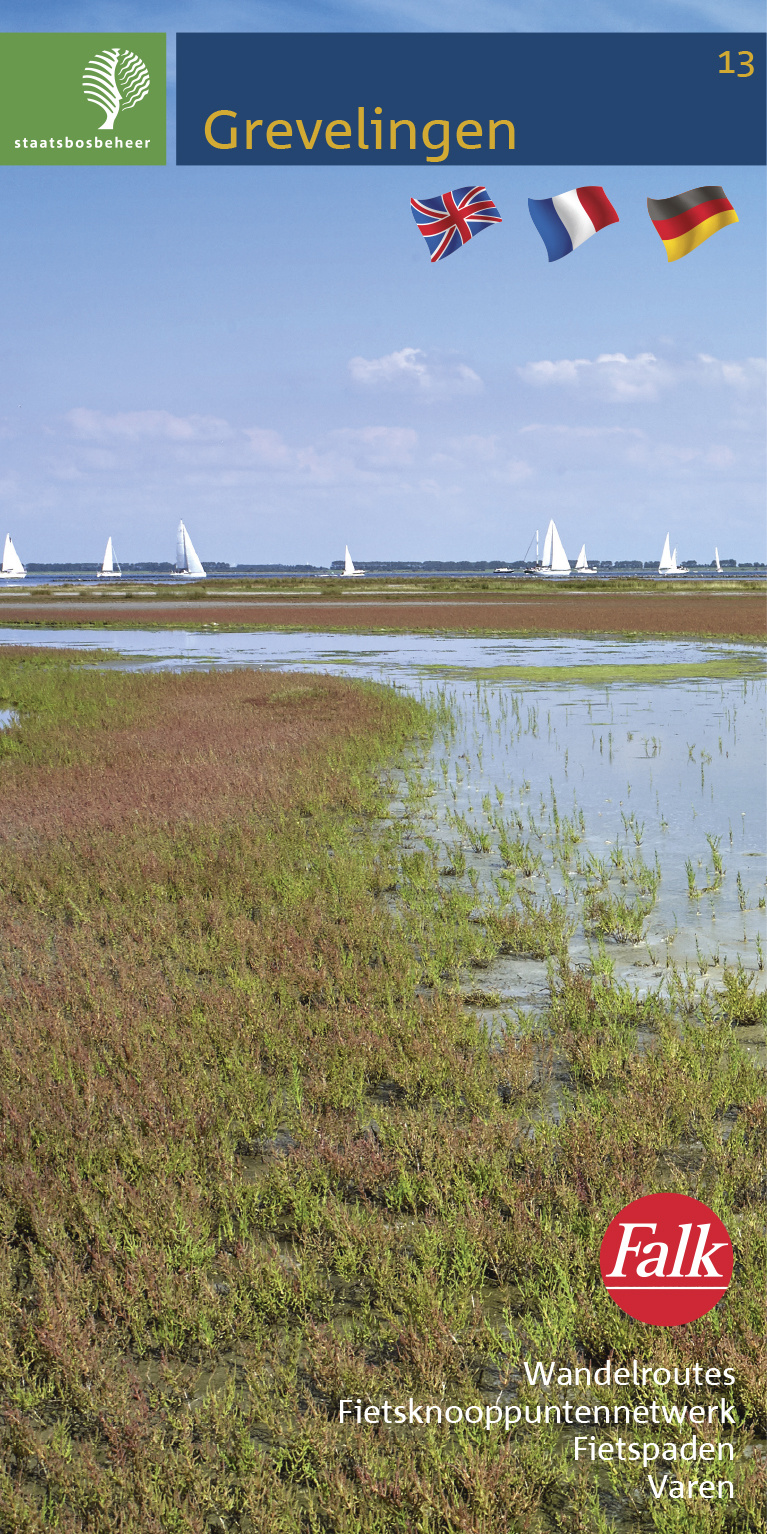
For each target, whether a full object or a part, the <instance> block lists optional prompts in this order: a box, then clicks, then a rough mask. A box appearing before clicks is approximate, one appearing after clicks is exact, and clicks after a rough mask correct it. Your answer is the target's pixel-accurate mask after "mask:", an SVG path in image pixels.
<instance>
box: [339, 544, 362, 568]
mask: <svg viewBox="0 0 767 1534" xmlns="http://www.w3.org/2000/svg"><path fill="white" fill-rule="evenodd" d="M364 574H365V571H364V570H358V569H357V566H356V565H355V563H354V560H353V559H352V556H351V554H350V553H349V545H348V543H347V545H346V547H345V549H344V575H364Z"/></svg>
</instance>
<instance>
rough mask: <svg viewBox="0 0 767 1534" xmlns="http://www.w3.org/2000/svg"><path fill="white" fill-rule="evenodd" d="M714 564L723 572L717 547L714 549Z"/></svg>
mask: <svg viewBox="0 0 767 1534" xmlns="http://www.w3.org/2000/svg"><path fill="white" fill-rule="evenodd" d="M714 564H715V565H716V568H717V570H719V572H720V573H721V569H722V566H721V565H720V563H719V550H718V549H717V548H715V549H714Z"/></svg>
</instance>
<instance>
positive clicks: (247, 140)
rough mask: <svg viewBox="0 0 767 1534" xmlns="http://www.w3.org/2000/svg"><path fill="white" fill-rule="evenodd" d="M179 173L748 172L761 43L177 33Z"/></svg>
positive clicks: (759, 159)
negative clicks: (539, 168) (368, 168)
mask: <svg viewBox="0 0 767 1534" xmlns="http://www.w3.org/2000/svg"><path fill="white" fill-rule="evenodd" d="M177 41H178V48H177V67H178V75H177V92H178V94H177V150H176V159H177V163H178V164H179V165H438V164H450V165H461V166H467V167H468V166H472V165H482V166H484V167H486V166H488V165H491V164H494V163H497V164H498V165H673V164H680V165H682V164H683V165H704V166H715V165H738V164H739V165H763V164H764V163H765V83H764V82H765V70H764V66H765V35H764V33H732V34H730V33H725V32H717V33H711V32H707V33H700V32H695V33H689V32H685V33H666V32H658V33H642V34H636V33H589V32H578V33H562V32H560V33H551V32H547V33H531V32H526V33H512V32H502V33H487V32H469V33H445V32H442V33H439V32H434V33H414V32H407V33H393V32H385V33H371V32H365V33H327V32H324V33H306V32H304V33H279V32H236V33H233V32H229V33H226V32H224V33H221V32H181V33H179V34H178V40H177Z"/></svg>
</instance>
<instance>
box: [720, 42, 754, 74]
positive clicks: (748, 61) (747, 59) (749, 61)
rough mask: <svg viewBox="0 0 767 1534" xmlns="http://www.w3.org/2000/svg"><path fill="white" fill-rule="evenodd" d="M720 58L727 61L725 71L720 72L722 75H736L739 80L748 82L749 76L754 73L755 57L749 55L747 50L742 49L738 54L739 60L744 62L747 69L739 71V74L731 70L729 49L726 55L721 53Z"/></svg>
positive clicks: (751, 54)
mask: <svg viewBox="0 0 767 1534" xmlns="http://www.w3.org/2000/svg"><path fill="white" fill-rule="evenodd" d="M719 57H720V59H725V60H726V63H725V66H724V69H720V71H719V73H720V75H735V78H736V79H737V80H747V79H748V76H749V75H752V74H753V73H754V55H753V53H749V52H748V50H747V49H746V48H743V49H741V52H740V53H739V54H738V58H739V59H743V60H744V66H745V67H744V68H743V69H741V70H738V71H737V73H736V71H735V70H734V69H730V53H729V49H727V50H725V52H724V53H720V55H719Z"/></svg>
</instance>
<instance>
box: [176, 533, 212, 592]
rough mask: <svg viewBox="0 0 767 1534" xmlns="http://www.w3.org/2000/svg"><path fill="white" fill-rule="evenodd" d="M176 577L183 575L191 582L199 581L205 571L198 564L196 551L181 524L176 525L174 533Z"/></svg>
mask: <svg viewBox="0 0 767 1534" xmlns="http://www.w3.org/2000/svg"><path fill="white" fill-rule="evenodd" d="M175 574H176V575H185V576H187V577H188V578H189V579H192V580H201V579H202V578H203V576H204V575H205V571H204V570H203V568H202V565H201V564H200V560H199V558H198V555H197V550H196V549H195V546H194V544H193V543H192V540H191V538H190V537H189V534H188V532H187V530H186V528H185V527H184V524H183V522H179V524H178V532H177V533H176V569H175Z"/></svg>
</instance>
